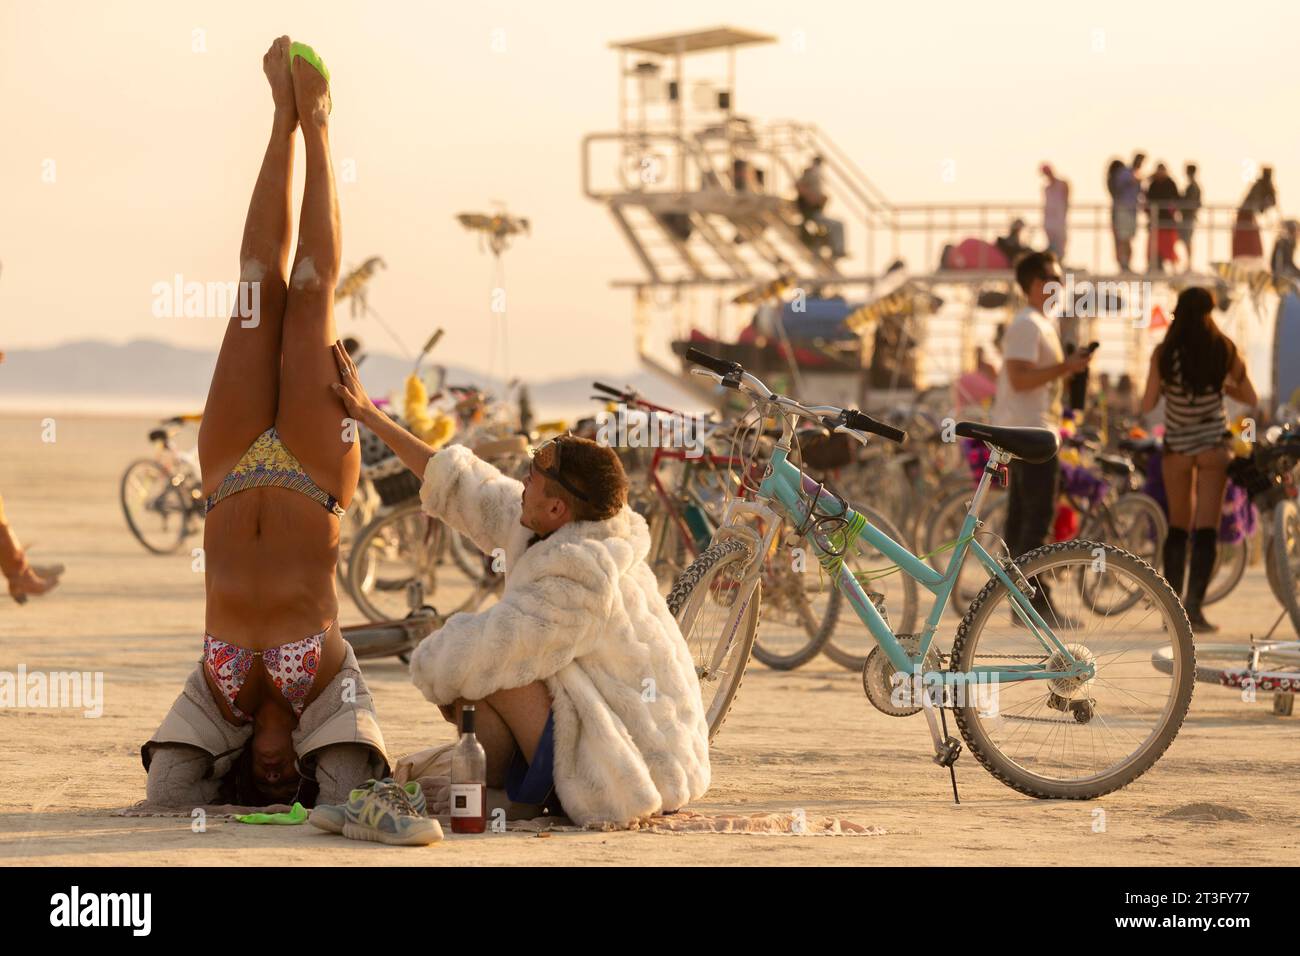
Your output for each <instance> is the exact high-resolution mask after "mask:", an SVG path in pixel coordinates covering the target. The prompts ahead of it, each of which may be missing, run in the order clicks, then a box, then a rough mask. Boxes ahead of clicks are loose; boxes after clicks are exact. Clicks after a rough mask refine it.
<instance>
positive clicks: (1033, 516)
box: [992, 252, 1092, 611]
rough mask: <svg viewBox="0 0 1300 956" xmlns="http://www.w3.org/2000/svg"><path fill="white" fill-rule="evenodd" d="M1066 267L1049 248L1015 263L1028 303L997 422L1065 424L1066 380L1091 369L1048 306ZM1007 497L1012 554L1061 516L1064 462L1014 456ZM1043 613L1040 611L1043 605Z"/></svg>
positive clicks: (1009, 332) (1012, 345) (1007, 362)
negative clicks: (1068, 343) (1066, 344)
mask: <svg viewBox="0 0 1300 956" xmlns="http://www.w3.org/2000/svg"><path fill="white" fill-rule="evenodd" d="M1062 281H1063V280H1062V278H1061V270H1060V267H1059V265H1058V264H1057V261H1056V257H1055V256H1054V255H1052V254H1051V253H1050V252H1034V253H1030V254H1029V255H1027V256H1025V257H1024V258H1023V259H1021V260H1020V261H1019V262H1018V263H1017V264H1016V282H1017V283H1018V284H1019V285H1020V288H1021V289H1022V290H1023V291H1024V293H1025V299H1026V300H1027V301H1028V303H1029V304H1028V305H1027V306H1026V307H1025V308H1023V309H1021V310H1020V312H1019V313H1018V314H1017V315H1016V317H1015V319H1013V320H1012V322H1011V324H1010V325H1008V326H1007V328H1006V331H1005V332H1003V333H1002V370H1001V371H1000V372H998V390H997V395H996V396H995V397H994V399H993V416H992V417H993V424H994V425H1015V426H1035V427H1039V428H1050V429H1052V430H1053V431H1056V430H1058V429H1059V428H1060V427H1061V379H1063V378H1068V377H1069V376H1071V375H1074V374H1075V373H1076V372H1080V371H1082V370H1083V369H1085V368H1087V367H1088V362H1089V361H1090V360H1091V358H1092V356H1091V354H1090V353H1086V352H1075V353H1073V354H1071V355H1070V356H1068V357H1067V356H1066V355H1065V352H1064V350H1063V349H1062V348H1061V338H1060V336H1059V335H1057V332H1056V328H1055V327H1054V326H1053V324H1052V322H1051V321H1050V320H1048V318H1047V317H1046V316H1045V315H1044V314H1043V308H1044V306H1045V305H1046V304H1047V301H1048V300H1049V299H1050V298H1051V297H1052V293H1053V292H1057V293H1059V291H1060V288H1061V285H1062ZM1010 479H1011V481H1010V485H1009V487H1008V495H1007V527H1006V535H1005V537H1006V542H1007V548H1008V550H1010V552H1011V556H1012V557H1013V558H1018V557H1019V556H1020V555H1022V554H1024V553H1025V552H1026V551H1032V550H1033V549H1034V548H1037V547H1040V546H1041V545H1043V544H1045V543H1046V541H1047V536H1048V533H1049V532H1050V531H1051V529H1052V519H1053V518H1054V517H1055V515H1056V496H1057V494H1058V492H1059V490H1060V481H1061V463H1060V461H1059V459H1057V458H1055V457H1053V458H1052V459H1051V460H1050V461H1045V462H1043V463H1041V464H1037V465H1035V464H1031V463H1029V462H1027V461H1021V460H1020V459H1018V458H1017V459H1014V460H1012V462H1011V467H1010ZM1040 611H1041V609H1040Z"/></svg>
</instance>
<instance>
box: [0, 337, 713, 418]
mask: <svg viewBox="0 0 1300 956" xmlns="http://www.w3.org/2000/svg"><path fill="white" fill-rule="evenodd" d="M216 363H217V354H216V353H215V352H211V351H207V350H203V349H188V348H180V347H178V346H175V345H169V344H167V343H166V342H159V341H156V340H152V339H137V340H135V341H132V342H127V343H126V344H124V345H115V344H112V343H109V342H98V341H92V340H84V341H78V342H69V343H66V344H64V345H58V346H54V347H52V348H46V349H13V350H6V358H5V361H4V362H3V363H0V411H3V410H4V409H6V408H9V409H15V408H31V407H34V406H41V407H43V406H45V405H47V404H48V405H57V406H59V407H60V408H61V409H63V410H86V411H96V410H102V411H118V410H123V409H128V408H129V409H132V410H138V411H141V412H143V411H150V412H154V411H156V412H158V413H159V414H172V413H178V412H182V411H189V410H197V409H199V408H201V407H202V405H203V402H204V400H205V398H206V397H207V393H208V384H209V382H210V381H211V380H212V370H213V369H214V368H215V367H216ZM446 369H447V378H446V382H447V384H448V385H477V386H479V387H482V388H486V389H487V390H488V391H490V392H494V393H495V394H497V395H501V394H503V391H504V390H503V388H502V383H501V382H500V381H499V380H497V379H493V378H492V377H490V376H487V375H484V374H482V373H480V372H477V371H475V370H473V369H468V368H463V367H460V366H455V365H448V366H446ZM410 371H411V362H410V360H408V359H404V358H398V357H397V356H393V355H388V354H385V353H382V352H369V353H367V354H366V358H365V360H364V361H363V362H362V364H361V367H360V372H361V382H362V384H363V385H365V387H366V390H367V391H369V392H370V394H371V395H375V396H380V395H388V394H390V393H392V392H394V391H399V390H400V389H401V388H402V386H403V383H404V382H405V380H406V376H407V375H408V374H410ZM593 379H600V380H604V381H608V382H610V383H611V384H615V385H624V384H626V385H631V386H633V387H634V388H636V389H638V390H640V391H643V392H645V393H646V394H647V395H649V396H651V397H653V398H656V399H658V400H660V401H662V402H663V403H664V404H667V405H674V404H676V405H680V406H682V407H684V408H696V407H698V406H699V404H700V403H699V400H698V399H697V398H694V397H692V396H690V395H689V393H684V392H682V391H681V390H680V389H676V388H674V387H673V386H672V385H671V384H669V383H667V382H665V381H664V380H663V379H662V378H659V377H658V376H655V375H652V374H650V373H647V372H637V373H634V374H628V373H626V372H625V373H623V374H621V375H616V374H611V373H608V372H600V373H595V374H592V373H584V374H579V375H573V376H570V377H566V378H558V379H546V380H537V381H534V380H530V379H527V378H525V379H524V381H525V382H526V383H527V385H528V391H529V397H530V399H531V401H532V404H533V407H534V409H536V411H537V413H538V414H539V415H541V416H543V417H545V416H546V415H548V414H549V415H560V416H570V415H573V414H575V413H577V412H580V411H584V410H586V409H592V410H594V409H595V408H596V407H597V406H596V404H595V403H594V402H592V401H590V400H589V397H588V396H590V395H591V394H592V390H591V382H592V380H593ZM399 393H400V391H399Z"/></svg>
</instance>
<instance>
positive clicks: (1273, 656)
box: [1151, 641, 1300, 691]
mask: <svg viewBox="0 0 1300 956" xmlns="http://www.w3.org/2000/svg"><path fill="white" fill-rule="evenodd" d="M1253 650H1254V652H1258V657H1256V658H1255V660H1253V661H1252V648H1251V646H1250V645H1249V644H1197V645H1196V680H1197V682H1198V683H1201V684H1218V685H1219V686H1221V687H1250V688H1252V689H1254V690H1276V691H1300V641H1278V642H1275V643H1266V644H1257V645H1256V646H1255V648H1254V649H1253ZM1151 664H1152V666H1154V667H1155V669H1156V670H1158V671H1160V672H1161V673H1162V674H1168V673H1171V672H1172V669H1173V648H1172V647H1170V646H1168V645H1166V646H1165V647H1162V648H1159V649H1158V650H1157V651H1155V653H1153V654H1152V655H1151ZM1252 665H1253V666H1252Z"/></svg>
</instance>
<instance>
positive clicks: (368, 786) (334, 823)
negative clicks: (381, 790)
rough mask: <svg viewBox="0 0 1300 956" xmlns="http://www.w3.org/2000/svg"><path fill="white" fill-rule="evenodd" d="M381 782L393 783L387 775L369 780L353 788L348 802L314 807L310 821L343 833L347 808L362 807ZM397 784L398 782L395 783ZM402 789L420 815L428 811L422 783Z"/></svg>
mask: <svg viewBox="0 0 1300 956" xmlns="http://www.w3.org/2000/svg"><path fill="white" fill-rule="evenodd" d="M381 783H384V784H393V781H392V780H391V779H390V778H387V777H385V778H384V779H383V780H382V781H380V780H367V781H366V782H365V783H363V784H362V785H361V786H360V787H358V788H357V789H355V790H353V791H352V793H351V794H349V795H348V802H347V803H322V804H320V805H319V806H317V807H314V808H312V811H311V816H310V817H308V818H307V822H308V823H312V824H314V825H316V826H317V827H320V829H322V830H324V831H326V832H327V833H342V832H343V824H344V823H346V822H347V809H348V807H349V806H351V805H354V804H355V805H356V806H357V807H360V806H361V804H362V803H363V802H364V800H365V795H366V794H368V793H370V792H371V791H372V790H374V788H375V787H377V786H379V785H380V784H381ZM393 785H394V786H396V784H393ZM402 790H403V791H404V792H405V793H406V799H407V801H408V802H409V803H410V804H411V809H412V810H414V811H415V812H416V813H417V814H419V815H420V816H425V815H427V813H428V807H427V805H426V804H425V801H424V791H423V790H421V789H420V785H419V784H418V783H416V782H415V781H414V780H412V781H411V782H410V783H407V784H404V785H403V786H402Z"/></svg>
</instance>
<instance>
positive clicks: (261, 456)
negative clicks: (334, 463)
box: [204, 425, 345, 518]
mask: <svg viewBox="0 0 1300 956" xmlns="http://www.w3.org/2000/svg"><path fill="white" fill-rule="evenodd" d="M269 487H278V488H290V489H292V490H293V491H297V492H301V493H302V494H304V495H306V496H307V497H308V498H310V499H311V500H312V501H315V502H317V503H318V504H320V505H321V506H322V507H324V508H325V509H326V510H327V511H329V512H331V513H333V514H335V515H338V516H339V517H340V518H342V517H343V515H344V514H345V512H344V510H343V508H342V507H340V506H339V503H338V499H337V498H335V497H334V496H333V495H331V494H329V493H328V492H327V491H325V490H324V489H322V488H321V487H320V486H319V485H318V484H316V482H314V481H312V480H311V478H310V477H309V476H308V475H307V472H306V471H305V470H304V469H303V467H302V465H301V464H299V462H298V459H297V458H295V457H294V454H293V452H291V451H289V449H288V448H287V447H285V444H284V442H283V441H281V439H280V435H279V433H278V432H277V431H276V430H275V426H274V425H272V426H271V427H270V428H268V429H267V430H266V431H264V432H262V434H260V435H258V436H257V438H256V439H254V441H253V444H251V445H249V446H248V451H246V452H244V457H243V458H241V459H239V463H238V464H237V465H235V467H234V468H232V469H231V470H230V474H228V475H226V477H225V478H223V479H221V484H220V485H218V486H217V490H216V491H214V492H213V493H212V494H210V495H208V500H207V501H206V502H205V503H204V513H205V514H206V513H207V512H209V511H211V510H212V509H213V507H214V506H215V505H216V504H217V502H219V501H221V500H222V499H223V498H229V497H230V496H231V495H233V494H238V493H239V492H241V491H247V490H248V489H249V488H269Z"/></svg>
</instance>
